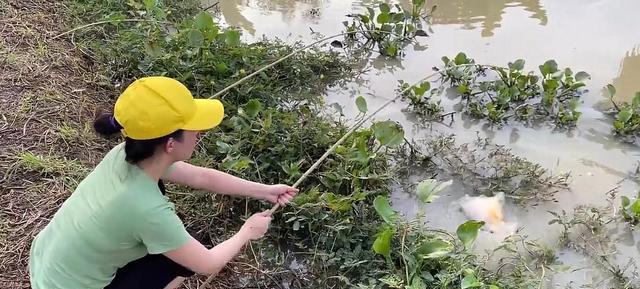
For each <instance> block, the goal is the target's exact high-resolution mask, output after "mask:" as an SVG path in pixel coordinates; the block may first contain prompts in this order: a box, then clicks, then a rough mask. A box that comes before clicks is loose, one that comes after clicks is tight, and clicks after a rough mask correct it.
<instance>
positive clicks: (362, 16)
mask: <svg viewBox="0 0 640 289" xmlns="http://www.w3.org/2000/svg"><path fill="white" fill-rule="evenodd" d="M360 21H362V23H364V24H367V23H369V21H371V19H370V18H369V16H367V15H360Z"/></svg>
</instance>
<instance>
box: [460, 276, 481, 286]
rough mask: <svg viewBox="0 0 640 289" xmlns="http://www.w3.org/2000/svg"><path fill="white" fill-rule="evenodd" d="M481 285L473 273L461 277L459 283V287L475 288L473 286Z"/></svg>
mask: <svg viewBox="0 0 640 289" xmlns="http://www.w3.org/2000/svg"><path fill="white" fill-rule="evenodd" d="M480 286H482V283H481V282H480V281H478V279H476V276H475V275H473V274H470V275H467V276H465V277H464V278H463V279H462V282H461V283H460V288H461V289H466V288H475V287H480Z"/></svg>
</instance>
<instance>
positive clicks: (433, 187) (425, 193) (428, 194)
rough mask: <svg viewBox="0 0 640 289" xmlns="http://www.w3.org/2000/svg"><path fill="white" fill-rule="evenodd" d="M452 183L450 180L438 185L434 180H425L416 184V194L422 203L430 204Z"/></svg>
mask: <svg viewBox="0 0 640 289" xmlns="http://www.w3.org/2000/svg"><path fill="white" fill-rule="evenodd" d="M452 183H453V181H451V180H449V181H447V182H443V183H440V182H438V181H437V180H434V179H427V180H424V181H422V182H420V183H418V187H417V189H416V194H417V195H418V198H419V199H420V201H422V202H423V203H431V202H432V201H433V200H435V199H437V198H438V196H437V194H438V193H440V192H441V191H442V190H444V189H445V188H446V187H448V186H450V185H451V184H452Z"/></svg>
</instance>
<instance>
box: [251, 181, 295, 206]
mask: <svg viewBox="0 0 640 289" xmlns="http://www.w3.org/2000/svg"><path fill="white" fill-rule="evenodd" d="M297 193H298V189H296V188H294V187H291V186H287V185H266V186H265V189H264V190H263V192H262V193H261V194H260V196H259V197H260V198H261V199H264V200H267V201H269V202H272V203H274V204H279V205H281V206H284V205H285V204H287V203H289V202H291V200H293V197H294V196H295V195H296V194H297Z"/></svg>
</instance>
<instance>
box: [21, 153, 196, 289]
mask: <svg viewBox="0 0 640 289" xmlns="http://www.w3.org/2000/svg"><path fill="white" fill-rule="evenodd" d="M124 157H125V153H124V144H120V145H118V146H116V147H115V148H113V149H112V150H111V151H110V152H109V153H108V154H107V155H106V156H105V157H104V159H103V160H102V161H101V162H100V164H98V166H97V167H96V168H95V169H94V170H93V171H92V172H91V173H90V174H89V175H88V176H87V177H86V178H85V179H84V180H83V181H82V182H81V183H80V184H79V185H78V187H77V188H76V190H75V191H74V192H73V194H71V196H70V197H69V199H67V200H66V201H65V202H64V203H63V204H62V207H61V208H60V210H58V212H56V214H55V215H54V216H53V219H52V220H51V222H50V223H49V224H48V225H47V226H46V227H45V228H44V229H43V230H42V231H41V232H40V233H39V234H38V235H37V236H36V238H35V239H34V241H33V243H32V245H31V254H30V260H29V272H30V277H31V285H32V287H33V289H75V288H78V289H80V288H82V289H94V288H95V289H102V288H104V287H105V286H107V285H108V284H109V283H110V282H111V280H112V279H113V277H114V274H115V272H116V270H117V269H118V268H120V267H122V266H124V265H125V264H127V263H129V262H131V261H133V260H136V259H139V258H141V257H143V256H145V255H146V254H147V253H149V254H160V253H164V252H167V251H171V250H174V249H176V248H179V247H180V246H182V245H184V244H186V242H187V241H188V240H189V238H190V236H189V234H188V233H187V231H186V230H185V228H184V225H183V224H182V222H181V221H180V219H179V218H178V216H177V215H176V213H175V210H174V206H173V204H172V203H171V202H169V201H168V200H167V198H166V197H165V196H163V195H162V193H161V192H160V190H159V188H158V183H157V182H155V181H153V180H152V179H151V178H149V177H148V176H147V175H146V174H145V173H144V172H143V171H142V170H141V169H139V168H138V167H137V166H134V165H131V164H129V163H127V162H126V161H125V159H124Z"/></svg>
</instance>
